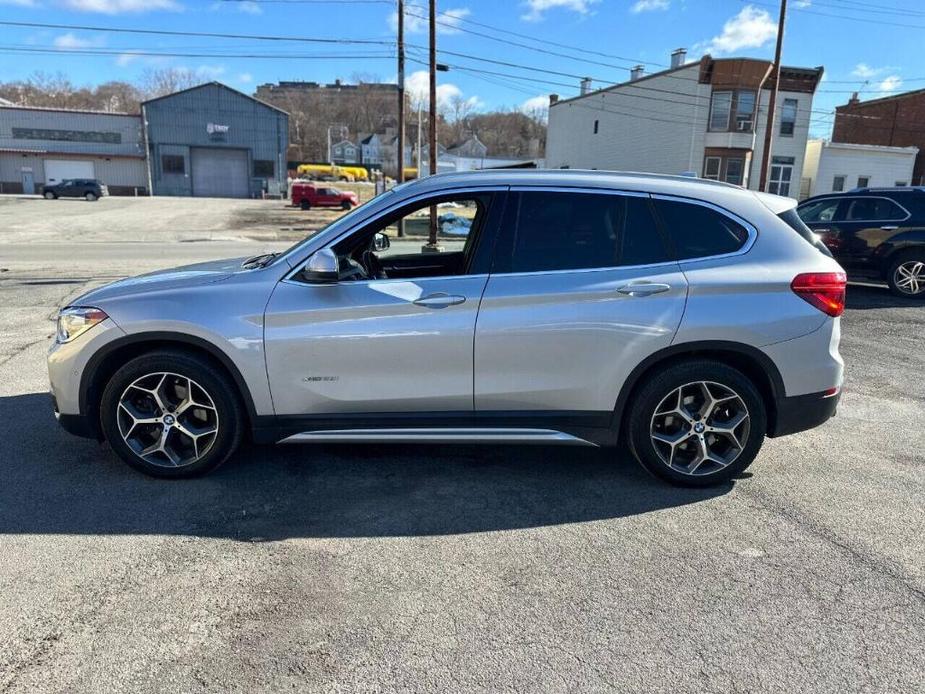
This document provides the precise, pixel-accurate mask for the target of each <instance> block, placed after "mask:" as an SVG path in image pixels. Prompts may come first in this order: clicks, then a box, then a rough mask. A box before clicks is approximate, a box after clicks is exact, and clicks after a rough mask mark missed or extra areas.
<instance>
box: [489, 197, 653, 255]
mask: <svg viewBox="0 0 925 694" xmlns="http://www.w3.org/2000/svg"><path fill="white" fill-rule="evenodd" d="M512 202H513V204H514V206H515V207H516V211H517V214H516V220H517V221H516V228H515V229H514V230H513V238H512V239H511V242H510V244H509V246H508V247H509V248H512V253H511V255H510V257H509V258H507V259H502V260H501V262H500V263H499V264H501V265H503V264H504V263H505V260H506V261H507V264H508V265H509V267H505V268H504V269H503V270H502V271H505V270H506V271H510V272H536V271H542V270H581V269H588V268H603V267H616V266H618V265H641V264H648V263H657V262H662V261H664V260H667V254H666V253H665V250H664V247H663V246H662V243H661V239H660V237H659V235H658V230H657V228H656V225H655V222H654V220H653V219H652V215H651V212H650V209H649V206H648V204H649V203H648V199H647V198H643V197H634V196H624V195H610V194H594V193H549V192H542V193H540V192H536V193H519V194H517V195H515V196H514V199H513V200H512Z"/></svg>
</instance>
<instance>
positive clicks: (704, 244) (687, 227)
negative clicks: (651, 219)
mask: <svg viewBox="0 0 925 694" xmlns="http://www.w3.org/2000/svg"><path fill="white" fill-rule="evenodd" d="M654 202H655V209H656V211H657V212H658V216H659V218H660V219H661V221H662V223H663V224H664V226H665V229H666V230H667V231H668V235H669V237H670V239H671V242H672V244H673V245H674V250H675V253H676V254H677V257H678V259H680V260H688V259H691V258H705V257H708V256H714V255H723V254H725V253H734V252H735V251H737V250H739V249H740V248H742V246H744V245H745V242H746V241H748V230H747V229H746V228H745V227H743V226H742V225H741V224H739V223H738V222H735V221H734V220H732V219H730V218H729V217H727V216H726V215H725V214H723V213H721V212H719V211H717V210H714V209H712V208H710V207H706V206H704V205H698V204H695V203H689V202H681V201H678V200H655V201H654Z"/></svg>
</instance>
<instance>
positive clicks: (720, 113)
mask: <svg viewBox="0 0 925 694" xmlns="http://www.w3.org/2000/svg"><path fill="white" fill-rule="evenodd" d="M731 111H732V92H713V102H712V103H711V104H710V130H718V131H723V130H729V114H730V112H731Z"/></svg>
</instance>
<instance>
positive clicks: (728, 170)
mask: <svg viewBox="0 0 925 694" xmlns="http://www.w3.org/2000/svg"><path fill="white" fill-rule="evenodd" d="M703 177H704V178H707V179H709V180H711V181H725V182H726V183H732V184H733V185H737V186H740V185H742V184H743V181H744V180H745V159H744V157H722V156H716V155H711V156H708V157H705V158H704V162H703Z"/></svg>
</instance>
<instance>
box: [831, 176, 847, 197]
mask: <svg viewBox="0 0 925 694" xmlns="http://www.w3.org/2000/svg"><path fill="white" fill-rule="evenodd" d="M846 178H847V177H846V176H836V177H835V178H833V179H832V190H833V191H834V192H836V193H840V192H842V191H843V190H844V189H845V179H846Z"/></svg>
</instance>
